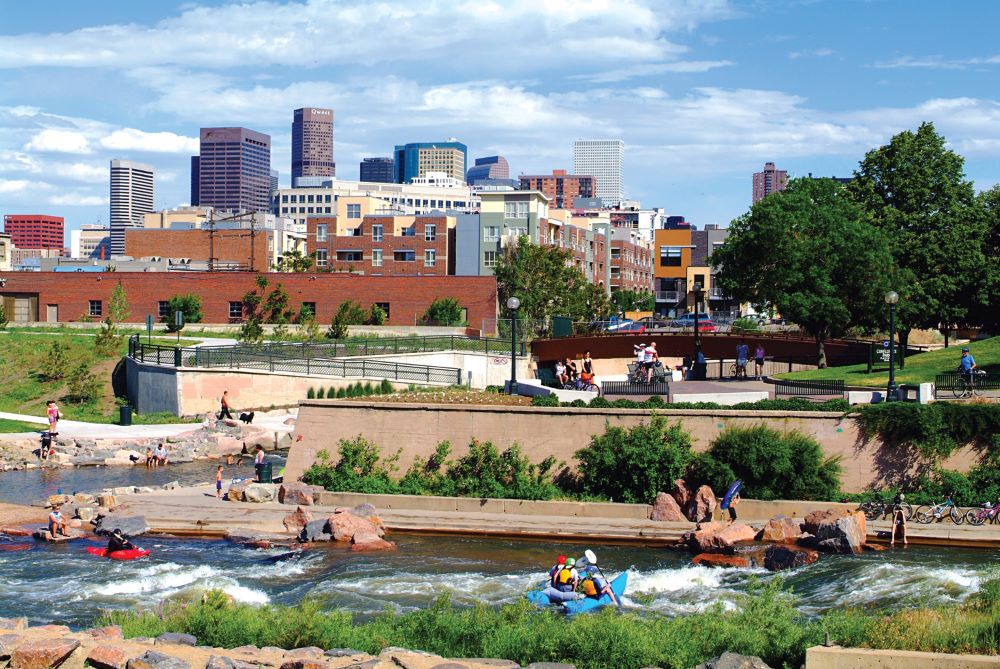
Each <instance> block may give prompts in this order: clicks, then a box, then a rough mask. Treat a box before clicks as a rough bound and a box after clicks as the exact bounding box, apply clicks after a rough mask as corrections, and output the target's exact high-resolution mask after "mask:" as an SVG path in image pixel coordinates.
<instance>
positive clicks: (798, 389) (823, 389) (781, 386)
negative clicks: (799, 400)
mask: <svg viewBox="0 0 1000 669" xmlns="http://www.w3.org/2000/svg"><path fill="white" fill-rule="evenodd" d="M772 383H774V396H775V397H807V396H824V395H830V396H838V397H843V396H844V382H843V381H840V380H831V381H781V380H774V381H772Z"/></svg>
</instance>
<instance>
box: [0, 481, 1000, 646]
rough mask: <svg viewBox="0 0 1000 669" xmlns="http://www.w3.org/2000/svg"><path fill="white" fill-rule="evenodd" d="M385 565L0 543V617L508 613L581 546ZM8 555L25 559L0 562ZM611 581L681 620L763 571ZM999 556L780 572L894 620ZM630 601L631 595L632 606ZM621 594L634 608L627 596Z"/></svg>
mask: <svg viewBox="0 0 1000 669" xmlns="http://www.w3.org/2000/svg"><path fill="white" fill-rule="evenodd" d="M214 466H215V465H214V464H213V463H190V464H184V465H176V466H170V467H167V468H166V469H164V470H157V471H149V472H147V471H146V470H145V468H144V467H143V468H132V469H129V468H101V469H94V468H84V469H77V470H57V471H51V472H39V471H37V470H34V471H29V472H7V473H4V474H0V501H18V499H21V500H23V499H37V498H41V497H44V496H45V495H47V494H51V493H53V492H56V490H58V489H59V488H62V489H63V491H64V492H69V491H71V490H97V489H100V488H102V487H106V486H113V485H156V484H159V483H164V482H167V481H171V480H179V481H181V482H182V483H185V482H187V483H191V482H199V481H205V480H207V479H208V478H210V474H211V471H212V469H213V467H214ZM390 538H391V539H392V540H394V541H396V542H397V543H398V550H397V551H396V552H393V553H367V554H366V553H352V552H351V551H349V550H346V549H345V548H343V547H340V546H318V547H315V548H312V549H310V550H307V551H303V552H301V553H297V554H293V555H291V556H290V557H289V554H287V553H285V552H283V551H281V550H259V549H251V548H244V547H239V546H235V545H233V544H230V543H228V542H225V541H212V540H188V539H184V540H182V539H168V538H160V537H143V538H140V539H139V540H138V541H137V543H139V545H140V546H142V547H144V548H149V549H151V550H152V551H153V554H152V555H151V556H150V557H149V558H145V559H142V560H138V561H134V562H124V563H122V562H114V561H112V560H107V559H104V558H98V557H94V556H92V555H90V554H88V553H87V552H86V551H85V550H84V548H85V547H86V546H89V545H94V544H93V542H89V541H75V542H71V543H67V544H60V545H47V544H46V545H34V544H33V543H32V544H25V543H24V541H23V540H20V539H18V540H14V541H10V540H8V541H3V540H2V539H3V538H2V537H0V591H2V592H3V593H4V595H5V596H4V597H2V598H0V617H6V616H20V615H26V616H27V617H28V618H29V620H30V621H31V622H32V623H47V622H52V621H56V622H61V623H65V624H69V625H72V626H74V627H77V626H84V625H88V624H91V623H93V621H94V620H95V618H96V617H97V616H98V615H99V613H100V612H101V611H102V610H104V609H108V608H130V607H134V606H151V605H153V604H156V603H157V602H159V601H161V600H162V599H164V598H166V597H170V596H173V595H178V594H181V593H185V592H191V591H197V590H200V589H205V588H219V589H221V590H224V591H226V592H228V593H229V594H230V595H232V596H233V597H234V598H235V599H237V600H239V601H242V602H247V603H252V604H265V603H278V604H295V603H297V602H300V601H302V599H304V598H306V597H312V598H318V599H320V600H321V601H323V603H324V606H326V607H329V608H338V609H345V610H349V611H352V612H354V613H356V614H358V615H359V616H360V617H369V616H371V615H374V614H377V613H379V612H381V611H383V610H385V608H386V607H391V608H393V609H395V610H398V611H411V610H415V609H418V608H423V607H426V606H428V605H429V604H430V603H431V602H432V601H433V600H434V599H435V598H436V597H437V596H439V595H441V594H445V593H447V594H449V595H450V596H451V598H452V600H453V601H454V602H456V603H458V604H461V605H471V604H473V603H475V602H487V603H490V604H501V603H505V602H511V601H514V600H516V599H517V598H518V597H519V596H520V595H521V593H523V592H524V591H525V590H526V589H528V588H529V587H531V586H532V584H533V583H536V582H538V580H539V579H541V578H542V577H543V575H544V572H545V570H546V569H547V567H548V565H550V564H551V562H552V561H553V559H554V557H555V555H556V554H559V553H563V554H567V555H576V554H580V553H582V551H583V550H584V549H585V548H587V547H588V546H583V545H579V544H573V545H570V544H546V543H541V542H530V541H515V540H506V539H487V538H478V537H477V538H471V537H470V538H461V537H430V536H414V535H405V534H398V535H395V536H391V537H390ZM12 544H21V545H30V546H31V548H30V549H28V550H3V549H4V548H10V547H12ZM589 547H590V548H593V549H594V550H595V551H596V552H597V554H598V556H599V558H600V563H601V565H602V566H603V567H604V569H605V571H606V572H607V574H608V575H609V576H613V575H615V574H617V573H618V572H620V571H623V570H628V572H629V574H630V576H629V586H628V590H627V594H626V598H625V606H626V607H627V608H629V609H632V610H636V611H653V612H657V613H663V614H667V615H682V614H685V613H690V612H695V611H700V610H704V609H705V608H706V607H709V606H712V605H713V604H716V603H718V604H721V605H723V606H725V607H733V606H737V605H738V602H739V598H740V596H741V594H742V593H745V592H746V590H747V587H748V584H749V583H750V582H751V581H752V580H754V579H760V580H769V579H772V578H775V577H776V575H774V574H770V573H768V572H765V571H763V570H747V569H713V568H707V567H700V566H691V565H690V564H689V559H690V558H689V556H687V555H686V554H682V553H678V552H675V551H671V550H666V549H663V548H644V547H637V546H597V545H594V546H589ZM998 560H1000V551H998V550H995V549H991V550H974V549H961V548H929V547H909V548H906V549H896V550H892V551H884V552H878V553H865V554H863V555H860V556H839V555H823V556H822V557H821V559H820V561H819V562H817V563H816V564H813V565H809V566H807V567H805V568H803V569H799V570H797V571H795V572H791V573H785V574H783V575H782V576H781V577H782V578H784V579H785V583H786V586H787V587H788V588H790V589H792V590H793V591H794V592H795V594H796V595H797V597H798V606H799V608H800V609H801V610H802V611H803V612H805V613H807V614H810V615H812V614H816V613H819V612H822V611H824V610H827V609H830V608H837V607H844V606H861V607H875V608H880V607H889V608H899V607H903V606H907V605H910V604H921V605H925V604H943V603H953V602H958V601H962V600H964V599H965V598H966V597H968V596H969V595H970V594H972V593H974V592H975V591H976V590H977V589H978V587H979V584H980V583H981V582H982V581H983V580H984V579H985V578H988V577H990V576H991V575H996V573H997V572H996V569H995V568H993V567H992V565H994V564H996V563H997V561H998ZM637 593H642V594H643V596H642V597H639V596H638V595H637ZM629 595H632V596H629Z"/></svg>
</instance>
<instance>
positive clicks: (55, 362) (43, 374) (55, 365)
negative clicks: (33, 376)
mask: <svg viewBox="0 0 1000 669" xmlns="http://www.w3.org/2000/svg"><path fill="white" fill-rule="evenodd" d="M68 352H69V346H67V345H66V344H65V342H62V341H59V340H56V341H54V342H52V345H51V346H50V347H49V352H48V354H47V355H46V356H45V365H44V366H43V367H42V369H40V370H39V371H38V377H39V378H40V379H42V380H43V381H58V380H60V379H63V378H65V377H66V368H67V367H68V366H69V357H68V356H67V353H68Z"/></svg>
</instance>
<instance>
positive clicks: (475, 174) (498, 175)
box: [465, 156, 510, 186]
mask: <svg viewBox="0 0 1000 669" xmlns="http://www.w3.org/2000/svg"><path fill="white" fill-rule="evenodd" d="M486 179H510V166H509V165H508V164H507V159H506V158H504V157H503V156H486V157H485V158H476V164H475V165H474V166H472V167H470V168H469V171H468V172H466V174H465V181H466V183H468V184H469V185H470V186H475V185H476V184H477V183H478V182H480V181H483V180H486Z"/></svg>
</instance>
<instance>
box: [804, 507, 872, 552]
mask: <svg viewBox="0 0 1000 669" xmlns="http://www.w3.org/2000/svg"><path fill="white" fill-rule="evenodd" d="M802 529H803V530H805V531H806V532H808V533H809V534H811V535H813V537H815V539H814V540H812V541H813V542H814V543H815V546H816V547H817V548H819V549H820V550H823V551H827V552H830V553H854V554H858V553H861V552H862V551H863V550H864V545H865V539H866V537H867V533H868V528H867V523H866V520H865V514H864V513H862V512H861V511H840V512H837V511H822V512H819V511H814V512H812V513H810V514H808V515H807V516H806V517H805V521H804V522H803V523H802Z"/></svg>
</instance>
